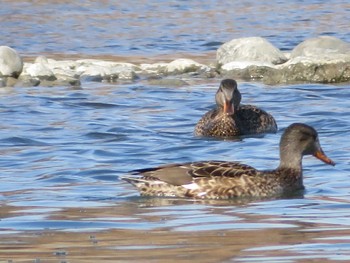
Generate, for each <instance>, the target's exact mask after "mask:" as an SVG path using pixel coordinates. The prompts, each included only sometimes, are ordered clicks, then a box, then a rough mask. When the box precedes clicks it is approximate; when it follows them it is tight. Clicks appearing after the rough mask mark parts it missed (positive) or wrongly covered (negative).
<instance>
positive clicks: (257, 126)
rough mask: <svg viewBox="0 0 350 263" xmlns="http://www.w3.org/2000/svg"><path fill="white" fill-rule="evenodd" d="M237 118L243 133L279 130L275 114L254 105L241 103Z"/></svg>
mask: <svg viewBox="0 0 350 263" xmlns="http://www.w3.org/2000/svg"><path fill="white" fill-rule="evenodd" d="M235 120H236V122H237V123H238V124H239V126H240V127H241V129H242V131H243V134H257V133H266V132H273V133H275V132H277V124H276V121H275V119H274V118H273V116H272V115H271V114H269V113H267V112H266V111H264V110H262V109H259V108H258V107H256V106H253V105H241V106H240V108H239V110H238V111H237V112H236V114H235Z"/></svg>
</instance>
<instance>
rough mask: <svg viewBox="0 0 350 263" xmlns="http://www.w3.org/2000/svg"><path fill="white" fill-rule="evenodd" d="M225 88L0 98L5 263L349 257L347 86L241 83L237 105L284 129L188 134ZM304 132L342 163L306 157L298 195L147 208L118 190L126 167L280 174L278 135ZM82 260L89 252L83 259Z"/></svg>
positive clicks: (17, 93) (91, 86)
mask: <svg viewBox="0 0 350 263" xmlns="http://www.w3.org/2000/svg"><path fill="white" fill-rule="evenodd" d="M219 81H220V80H212V82H211V83H209V84H207V85H203V84H198V85H192V86H188V87H183V88H177V89H170V88H164V87H156V86H147V85H144V84H142V83H137V84H130V85H114V84H100V83H85V84H84V85H83V87H82V89H80V90H76V89H70V88H67V87H55V88H45V87H30V88H13V89H11V90H9V91H8V92H7V93H3V94H2V95H1V97H0V102H1V105H0V107H1V110H0V115H1V116H0V117H1V119H2V123H1V129H0V145H1V148H0V154H1V159H0V165H1V174H0V192H1V195H0V203H1V208H0V216H1V220H0V229H1V236H2V239H1V240H2V241H1V242H0V251H1V252H0V256H1V258H4V259H6V260H13V261H15V260H16V259H23V258H26V259H28V258H29V259H32V260H35V259H41V260H42V261H45V259H60V260H67V261H68V260H69V261H78V262H79V261H81V262H83V261H84V260H86V258H88V256H89V255H90V256H91V255H95V256H97V255H98V256H101V257H102V256H103V257H104V258H108V259H110V260H126V261H128V260H131V259H138V260H146V261H152V260H154V261H159V260H168V261H178V260H181V261H183V262H187V261H189V260H191V259H193V258H196V259H197V258H198V260H199V261H201V262H213V261H218V260H219V261H242V262H254V261H261V260H263V261H269V262H274V261H276V262H277V261H298V260H299V261H303V260H308V259H310V258H312V259H320V260H321V259H327V260H339V259H342V260H350V254H349V252H348V251H349V249H348V248H349V242H348V239H349V236H350V233H349V231H348V229H349V220H347V219H348V218H349V216H350V214H349V211H350V195H349V189H350V185H349V183H348V181H349V180H348V176H347V175H348V174H349V153H348V152H349V151H348V150H349V145H348V141H347V140H342V138H347V137H348V136H349V130H350V129H349V127H350V124H349V119H348V116H349V108H348V105H347V100H345V99H344V98H347V97H349V95H350V94H349V87H348V85H338V86H333V85H306V84H303V85H293V86H280V87H268V86H264V85H261V84H256V83H255V84H254V83H240V90H241V92H242V96H243V99H242V102H243V103H252V104H256V105H259V106H260V107H261V108H263V109H266V110H267V111H268V112H271V113H272V114H273V115H274V116H275V118H276V120H277V122H278V124H279V127H280V128H281V129H280V131H279V132H278V133H277V134H268V135H266V136H264V137H263V138H259V137H246V138H242V139H241V140H239V141H230V140H215V139H203V138H196V137H193V134H192V133H193V127H194V124H195V123H196V121H197V120H198V119H199V118H200V116H201V115H202V114H203V112H206V111H207V110H208V109H209V108H210V107H211V104H212V103H213V98H214V93H215V91H216V88H217V85H218V83H219ZM170 102H171V103H170ZM325 109H326V110H325ZM296 121H297V122H306V123H308V124H310V125H312V126H314V127H315V128H316V129H317V130H318V131H319V135H320V141H321V144H322V147H323V149H324V150H325V152H326V153H327V154H328V155H329V156H330V157H331V158H332V159H333V160H335V161H336V162H337V166H336V167H328V166H326V165H324V164H323V163H321V162H319V161H317V160H316V159H315V158H312V157H306V158H304V167H305V169H304V176H305V182H304V183H305V186H306V192H305V194H304V196H303V197H302V196H295V197H294V198H290V199H283V200H279V199H277V200H255V201H254V200H231V201H223V200H221V201H218V200H216V201H215V200H186V199H166V198H141V197H139V196H138V193H137V191H136V190H135V189H134V188H133V187H132V186H130V185H129V184H127V183H125V182H122V181H119V180H118V176H121V175H124V174H125V173H127V172H128V171H129V170H133V169H139V168H145V167H150V166H155V165H159V164H164V163H170V162H183V161H195V160H209V159H219V160H237V161H242V162H244V163H248V164H251V165H253V166H255V167H257V168H259V169H266V168H274V167H276V166H277V165H278V142H279V139H280V135H281V133H282V131H283V129H284V127H286V126H288V125H289V124H291V123H292V122H296ZM18 236H21V239H20V240H21V241H19V240H18V239H17V238H15V237H18ZM143 237H145V238H143ZM296 244H298V245H296ZM79 251H84V253H85V251H86V253H85V254H84V255H86V258H84V256H81V254H79ZM131 251H132V253H131ZM320 251H321V252H320ZM48 254H49V255H48Z"/></svg>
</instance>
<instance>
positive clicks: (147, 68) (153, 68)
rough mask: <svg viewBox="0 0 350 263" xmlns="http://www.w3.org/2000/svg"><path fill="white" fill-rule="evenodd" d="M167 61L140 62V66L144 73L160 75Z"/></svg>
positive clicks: (164, 70)
mask: <svg viewBox="0 0 350 263" xmlns="http://www.w3.org/2000/svg"><path fill="white" fill-rule="evenodd" d="M167 66H168V63H154V64H141V65H140V68H141V70H142V71H143V72H144V73H145V74H154V75H160V74H164V73H165V72H166V69H167Z"/></svg>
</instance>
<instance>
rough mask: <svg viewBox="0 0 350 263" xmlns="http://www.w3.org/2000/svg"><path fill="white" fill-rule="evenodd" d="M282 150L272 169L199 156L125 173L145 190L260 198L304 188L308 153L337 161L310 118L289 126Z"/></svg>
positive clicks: (201, 196) (143, 193)
mask: <svg viewBox="0 0 350 263" xmlns="http://www.w3.org/2000/svg"><path fill="white" fill-rule="evenodd" d="M279 151H280V152H279V154H280V163H279V166H278V167H277V168H276V169H273V170H258V169H255V168H254V167H252V166H250V165H247V164H242V163H241V162H235V161H232V162H231V161H195V162H187V163H174V164H166V165H162V166H158V167H153V168H145V169H139V170H134V171H132V172H130V174H129V175H126V176H123V177H122V179H123V180H124V181H126V182H128V183H131V184H132V185H133V186H135V187H136V188H137V189H138V191H139V192H140V195H141V196H153V197H178V198H190V199H235V198H236V200H237V198H258V199H261V198H272V197H283V196H289V195H293V194H295V193H296V192H299V191H301V190H303V189H304V185H303V171H302V159H303V156H304V155H313V156H314V157H316V158H317V159H319V160H321V161H323V162H324V163H326V164H329V165H333V166H334V165H335V163H334V162H333V161H332V160H331V159H330V158H328V157H327V155H326V154H325V153H324V151H323V149H322V148H321V145H320V142H319V138H318V133H317V131H316V130H315V129H314V128H313V127H311V126H309V125H307V124H303V123H293V124H291V125H290V126H288V127H287V128H286V129H285V130H284V132H283V134H282V136H281V139H280V143H279Z"/></svg>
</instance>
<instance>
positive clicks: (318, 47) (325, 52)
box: [290, 36, 350, 59]
mask: <svg viewBox="0 0 350 263" xmlns="http://www.w3.org/2000/svg"><path fill="white" fill-rule="evenodd" d="M344 54H349V55H350V43H348V42H345V41H343V40H340V39H338V38H336V37H330V36H320V37H316V38H310V39H307V40H305V41H304V42H302V43H300V44H299V45H297V46H296V47H295V48H294V49H293V51H292V53H291V55H290V57H291V58H296V57H315V58H328V59H334V56H338V57H339V55H344Z"/></svg>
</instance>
